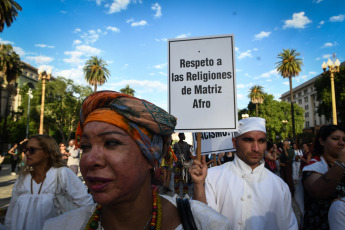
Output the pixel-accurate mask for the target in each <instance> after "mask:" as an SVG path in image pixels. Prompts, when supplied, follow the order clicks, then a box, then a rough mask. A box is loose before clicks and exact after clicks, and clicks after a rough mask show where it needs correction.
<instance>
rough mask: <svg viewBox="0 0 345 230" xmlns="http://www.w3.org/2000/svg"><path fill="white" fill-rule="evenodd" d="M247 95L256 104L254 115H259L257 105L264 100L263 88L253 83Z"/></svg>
mask: <svg viewBox="0 0 345 230" xmlns="http://www.w3.org/2000/svg"><path fill="white" fill-rule="evenodd" d="M248 97H249V98H250V100H251V102H252V103H254V104H255V106H256V116H259V112H258V110H259V109H258V107H259V103H260V104H262V102H263V101H264V88H263V87H262V86H260V85H254V86H253V87H252V88H250V90H249V95H248Z"/></svg>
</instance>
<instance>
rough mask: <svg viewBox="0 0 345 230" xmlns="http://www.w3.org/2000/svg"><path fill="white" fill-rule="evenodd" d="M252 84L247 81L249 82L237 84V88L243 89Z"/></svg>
mask: <svg viewBox="0 0 345 230" xmlns="http://www.w3.org/2000/svg"><path fill="white" fill-rule="evenodd" d="M252 85H253V83H249V84H246V85H245V84H237V86H236V87H237V89H245V88H249V87H251V86H252Z"/></svg>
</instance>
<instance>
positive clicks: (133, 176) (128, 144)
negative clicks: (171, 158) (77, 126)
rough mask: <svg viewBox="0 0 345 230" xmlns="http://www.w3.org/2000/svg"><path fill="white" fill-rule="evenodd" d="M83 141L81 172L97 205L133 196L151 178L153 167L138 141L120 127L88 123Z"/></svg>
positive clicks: (96, 122) (95, 122)
mask: <svg viewBox="0 0 345 230" xmlns="http://www.w3.org/2000/svg"><path fill="white" fill-rule="evenodd" d="M80 144H81V149H82V150H83V154H82V157H81V160H80V169H81V173H82V175H83V177H84V179H85V182H86V184H87V186H88V187H89V189H90V192H91V194H92V196H93V198H94V200H95V201H96V202H97V203H98V204H102V205H106V204H110V203H118V202H121V201H126V200H130V199H133V198H135V197H136V196H137V195H138V193H139V192H140V189H141V188H143V184H144V182H145V181H146V182H147V180H148V179H149V178H150V173H149V172H150V168H152V166H151V165H150V164H149V162H148V161H147V160H146V158H145V157H144V155H143V154H142V153H141V150H140V148H139V147H138V145H137V143H136V142H135V141H134V140H133V139H132V138H131V137H130V136H129V135H128V134H127V133H126V132H125V131H124V130H122V129H120V128H118V127H117V126H114V125H111V124H108V123H105V122H99V121H93V122H90V123H87V124H86V126H85V128H84V133H83V136H82V138H81V141H80Z"/></svg>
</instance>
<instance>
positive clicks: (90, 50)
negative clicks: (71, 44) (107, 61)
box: [76, 45, 101, 56]
mask: <svg viewBox="0 0 345 230" xmlns="http://www.w3.org/2000/svg"><path fill="white" fill-rule="evenodd" d="M76 50H77V51H80V52H82V53H83V54H84V55H86V56H94V55H100V54H101V50H100V49H97V48H94V47H91V46H87V45H80V46H77V47H76Z"/></svg>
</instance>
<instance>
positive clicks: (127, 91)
mask: <svg viewBox="0 0 345 230" xmlns="http://www.w3.org/2000/svg"><path fill="white" fill-rule="evenodd" d="M120 92H121V93H124V94H127V95H130V96H134V93H135V90H134V89H132V88H131V87H129V85H128V84H127V85H126V87H125V88H122V89H120Z"/></svg>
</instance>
